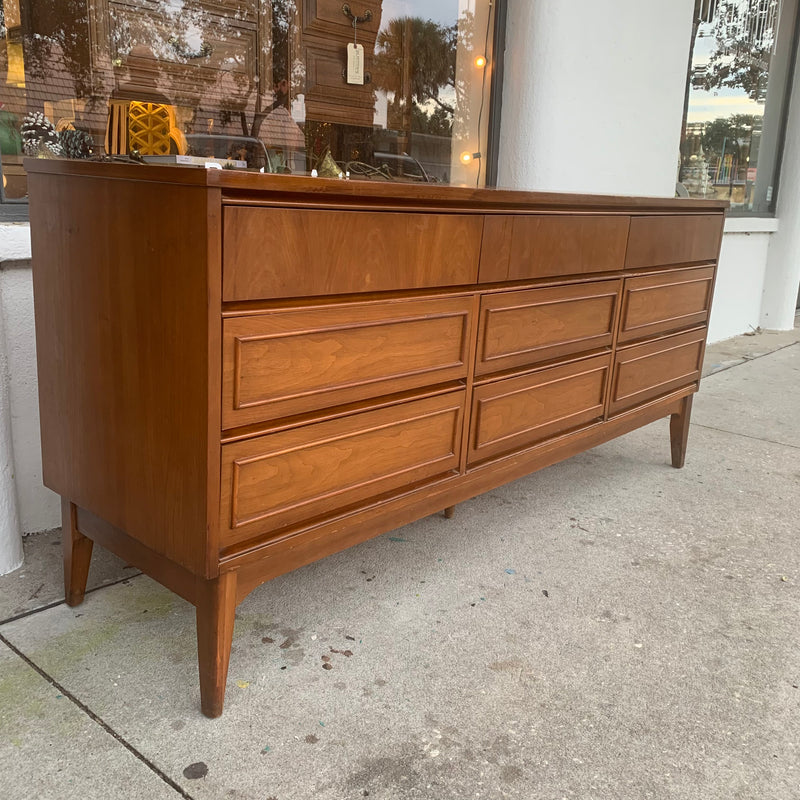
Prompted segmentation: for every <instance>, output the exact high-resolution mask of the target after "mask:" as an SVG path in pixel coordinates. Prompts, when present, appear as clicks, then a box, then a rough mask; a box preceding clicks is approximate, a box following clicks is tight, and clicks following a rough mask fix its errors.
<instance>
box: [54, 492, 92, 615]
mask: <svg viewBox="0 0 800 800" xmlns="http://www.w3.org/2000/svg"><path fill="white" fill-rule="evenodd" d="M93 544H94V542H92V540H91V539H89V538H88V537H86V536H84V535H83V534H82V533H81V532H80V531H79V530H78V525H77V510H76V508H75V504H74V503H70V502H69V500H64V499H62V500H61V547H62V548H63V551H64V598H65V599H66V601H67V605H68V606H79V605H80V604H81V603H82V602H83V597H84V595H85V594H86V580H87V578H88V577H89V564H90V563H91V560H92V545H93Z"/></svg>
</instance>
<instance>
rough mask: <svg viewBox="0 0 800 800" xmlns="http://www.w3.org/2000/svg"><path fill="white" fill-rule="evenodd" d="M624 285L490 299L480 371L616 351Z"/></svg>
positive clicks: (484, 303)
mask: <svg viewBox="0 0 800 800" xmlns="http://www.w3.org/2000/svg"><path fill="white" fill-rule="evenodd" d="M619 288H620V281H619V280H612V281H596V282H592V283H586V284H581V285H577V286H558V287H555V288H553V289H530V290H528V291H522V292H507V293H502V294H492V295H486V296H485V297H483V298H482V300H481V317H480V328H479V331H478V353H477V362H476V366H475V372H476V374H478V375H485V374H486V373H489V372H495V371H497V370H501V369H510V368H513V367H519V366H526V365H529V364H535V363H536V362H537V361H544V360H546V359H549V358H560V357H562V356H566V355H571V354H572V353H579V352H581V351H585V350H592V349H595V348H599V347H610V346H611V342H612V336H613V330H614V318H615V311H616V306H617V297H618V295H619Z"/></svg>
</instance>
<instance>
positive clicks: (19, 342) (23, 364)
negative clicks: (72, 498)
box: [0, 262, 61, 533]
mask: <svg viewBox="0 0 800 800" xmlns="http://www.w3.org/2000/svg"><path fill="white" fill-rule="evenodd" d="M0 310H1V311H2V325H3V331H2V333H3V337H4V341H5V354H6V360H7V363H8V369H9V381H8V400H9V411H10V418H11V434H12V442H13V449H14V472H15V476H16V484H17V500H18V509H19V522H20V525H21V527H22V530H23V531H24V532H25V533H30V532H35V531H44V530H49V529H51V528H57V527H59V526H60V525H61V501H60V499H59V497H58V495H57V494H55V493H54V492H51V491H50V490H49V489H46V488H45V487H44V486H43V484H42V451H41V441H42V440H41V435H40V432H39V394H38V381H37V377H36V338H35V329H34V319H33V282H32V273H31V269H30V264H29V262H14V263H12V264H10V265H9V264H8V263H6V264H5V265H4V267H3V269H2V270H0Z"/></svg>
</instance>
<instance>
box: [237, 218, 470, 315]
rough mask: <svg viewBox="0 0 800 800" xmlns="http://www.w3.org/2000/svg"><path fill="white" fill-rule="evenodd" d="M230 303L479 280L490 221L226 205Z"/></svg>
mask: <svg viewBox="0 0 800 800" xmlns="http://www.w3.org/2000/svg"><path fill="white" fill-rule="evenodd" d="M224 231H225V237H224V241H223V280H222V299H223V300H261V299H264V298H270V297H304V296H311V295H327V294H350V293H356V292H378V291H388V290H392V289H421V288H425V287H429V286H458V285H464V284H473V283H475V281H476V279H477V276H478V259H479V257H480V247H481V236H482V233H483V216H482V215H480V214H474V215H470V214H412V213H408V214H406V213H397V212H377V211H374V212H373V211H323V210H317V209H283V208H247V207H227V208H226V209H225V223H224Z"/></svg>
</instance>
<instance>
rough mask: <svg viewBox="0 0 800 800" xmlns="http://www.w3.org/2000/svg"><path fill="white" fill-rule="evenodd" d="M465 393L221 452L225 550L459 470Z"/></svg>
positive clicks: (276, 435)
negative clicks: (268, 533) (255, 537)
mask: <svg viewBox="0 0 800 800" xmlns="http://www.w3.org/2000/svg"><path fill="white" fill-rule="evenodd" d="M463 412H464V391H463V390H460V391H456V392H450V393H447V394H445V395H441V396H437V397H432V398H428V399H425V400H416V401H413V402H409V403H400V404H397V405H395V406H389V407H387V408H382V409H379V410H377V411H365V412H363V413H361V414H357V415H354V416H351V417H347V418H345V419H339V420H333V421H330V422H321V423H317V424H313V425H307V426H303V427H300V428H294V429H291V430H288V431H282V432H279V433H274V434H269V435H266V436H261V437H256V438H255V439H249V440H246V441H242V442H236V443H234V444H230V445H225V446H224V447H223V451H222V504H221V526H222V531H223V533H222V539H223V545H224V546H230V545H231V544H233V543H236V542H240V541H244V540H246V539H249V538H252V537H254V536H256V535H258V534H261V533H264V532H268V531H272V530H274V531H279V530H280V529H281V528H284V527H286V526H288V525H292V524H297V523H299V522H302V521H304V520H311V519H314V518H316V517H320V516H324V515H325V514H328V513H331V512H332V511H336V510H337V509H340V508H343V507H346V506H348V505H352V504H353V503H359V502H363V501H365V500H367V499H369V498H371V497H375V496H377V495H380V494H382V493H385V492H387V491H391V490H397V489H400V488H401V487H404V486H408V485H410V484H416V483H419V482H421V481H424V480H426V479H430V478H433V477H435V476H437V475H443V474H446V473H452V472H454V471H456V472H457V471H458V466H459V456H460V447H461V426H462V418H463Z"/></svg>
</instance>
